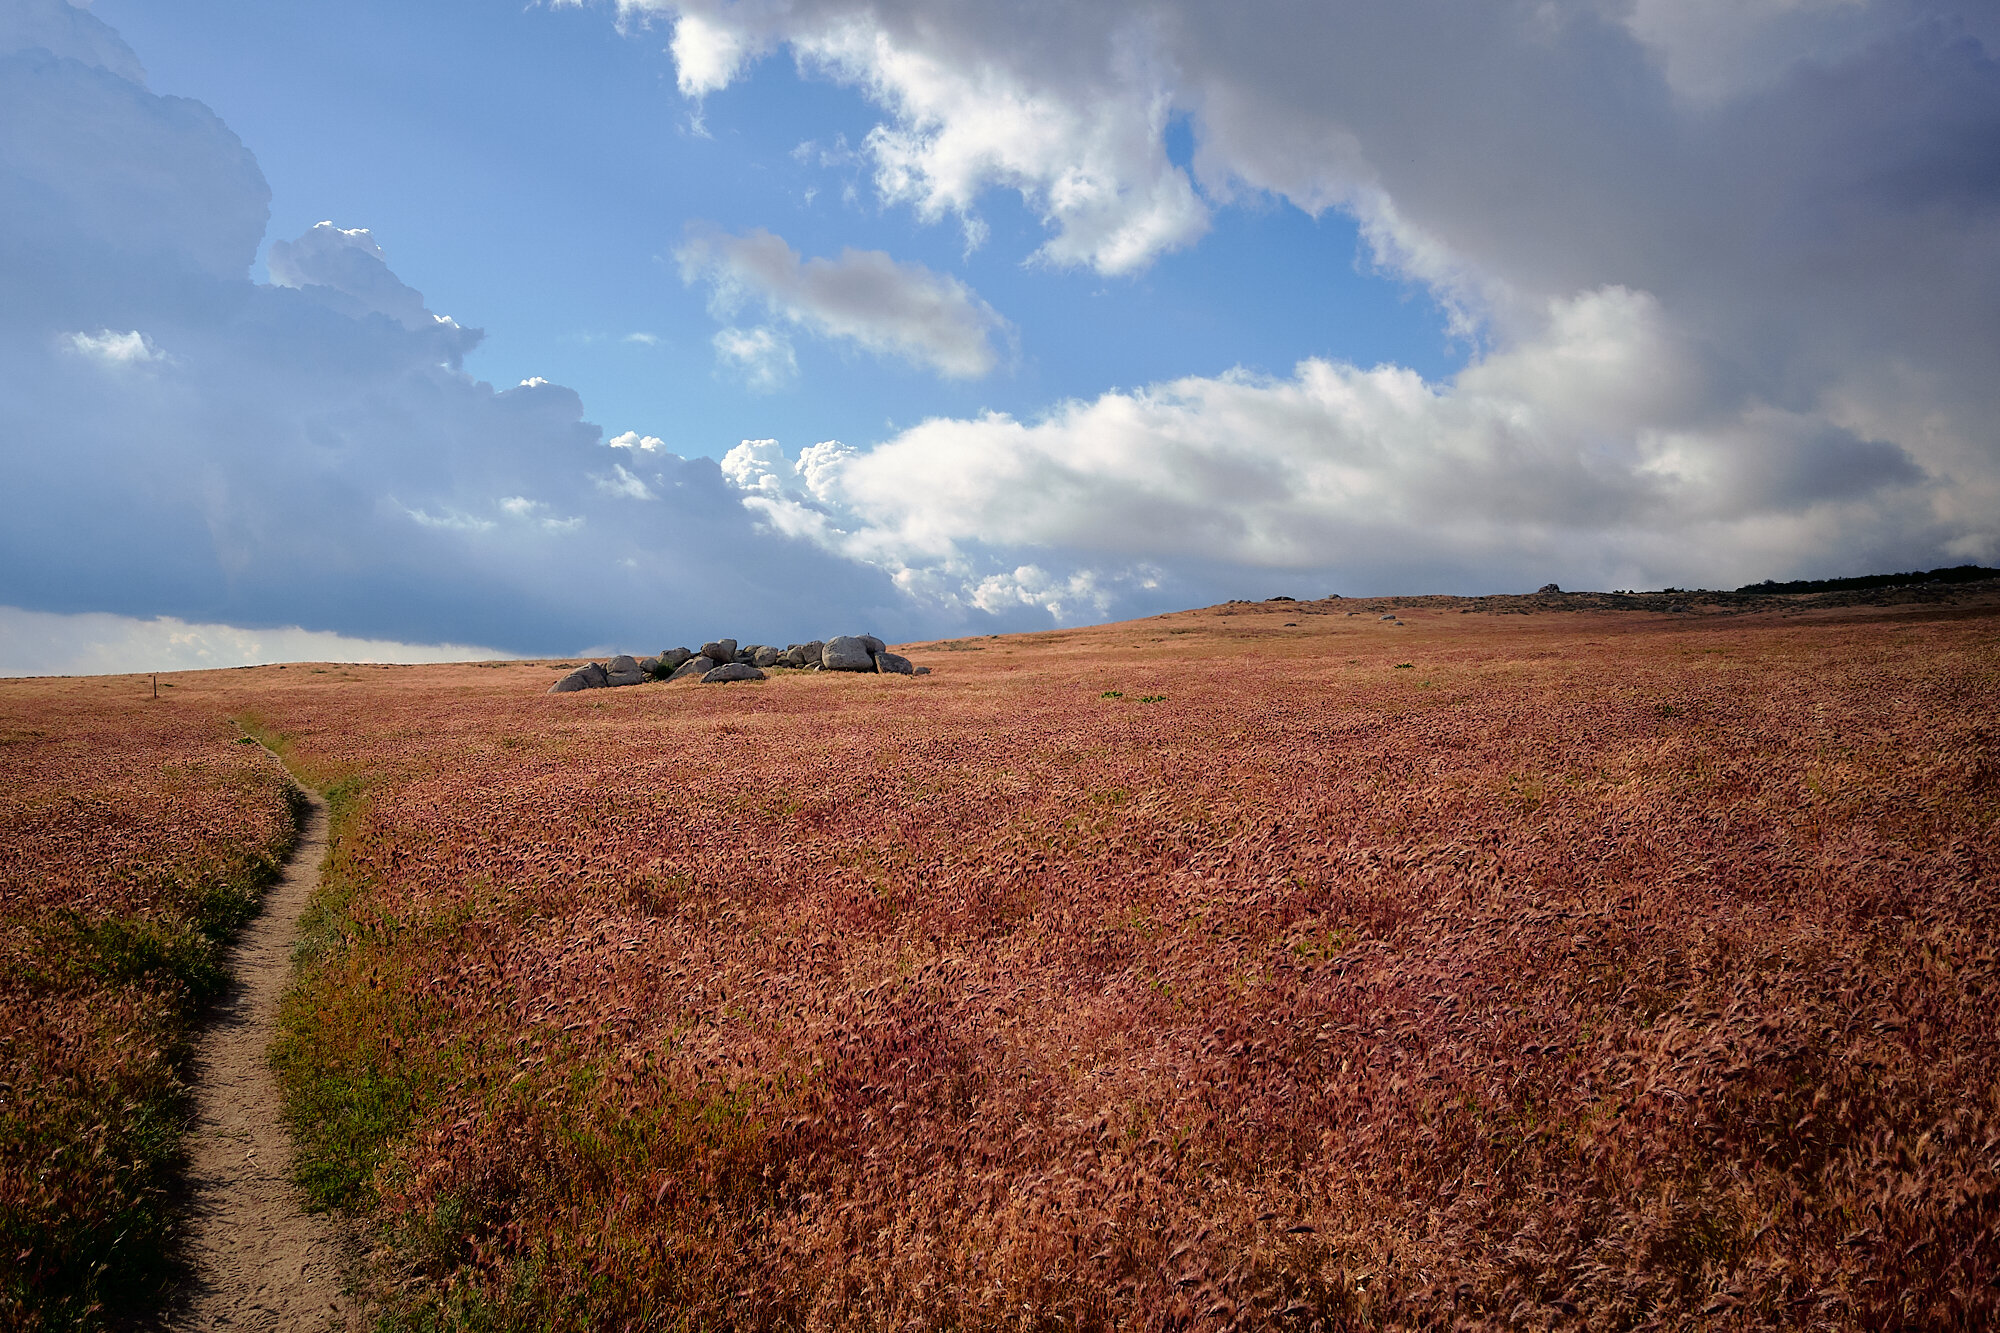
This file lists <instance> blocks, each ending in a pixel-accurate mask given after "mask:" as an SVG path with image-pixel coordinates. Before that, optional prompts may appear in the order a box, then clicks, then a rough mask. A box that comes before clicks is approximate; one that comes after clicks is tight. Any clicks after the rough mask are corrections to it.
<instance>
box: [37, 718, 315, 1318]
mask: <svg viewBox="0 0 2000 1333" xmlns="http://www.w3.org/2000/svg"><path fill="white" fill-rule="evenodd" d="M175 692H176V690H175V688H174V687H169V688H168V689H167V690H166V691H164V693H165V695H166V696H167V697H166V698H164V699H162V700H161V701H160V702H159V703H157V704H156V703H154V702H152V700H151V698H150V692H149V690H147V689H146V688H145V687H143V686H142V685H140V684H139V683H137V682H135V681H134V680H133V679H131V678H124V679H119V680H63V681H6V682H4V683H0V1328H7V1329H33V1328H41V1327H46V1328H65V1327H73V1326H83V1327H90V1326H94V1325H96V1324H98V1323H101V1322H102V1321H103V1320H104V1319H106V1318H109V1317H112V1316H115V1315H117V1314H118V1313H120V1312H124V1311H131V1310H134V1309H145V1308H147V1307H149V1306H150V1305H151V1304H152V1303H153V1302H154V1301H155V1300H156V1299H157V1297H158V1295H159V1292H160V1289H161V1286H162V1284H163V1283H164V1282H165V1281H166V1280H167V1278H168V1276H169V1274H170V1265H169V1253H168V1251H169V1248H170V1240H171V1236H172V1233H173V1230H174V1216H173V1208H172V1202H171V1197H170V1196H171V1193H172V1190H173V1187H174V1184H175V1172H176V1168H177V1166H178V1164H179V1159H180V1156H181V1147H180V1121H181V1118H182V1116H183V1114H184V1112H185V1098H184V1092H185V1089H184V1088H183V1087H182V1085H181V1082H180V1078H179V1074H180V1072H181V1068H182V1066H183V1065H184V1064H185V1062H186V1059H187V1055H188V1048H189V1042H190V1039H191V1038H192V1036H193V1035H194V1032H193V1026H192V1025H193V1022H194V1020H195V1018H196V1017H197V1014H198V1011H199V1008H200V1006H201V1004H202V1002H203V1001H205V1000H207V999H208V998H209V997H210V996H212V995H214V994H215V993H216V991H217V989H218V988H219V987H220V986H221V984H222V982H223V974H222V972H221V970H220V966H219V964H220V951H221V944H222V942H223V941H224V940H225V939H226V938H227V937H228V935H229V934H230V933H231V932H232V931H233V930H234V929H235V928H236V927H237V926H239V925H241V924H242V922H243V921H244V920H245V919H246V918H247V916H248V914H249V913H250V912H251V911H252V910H254V907H255V903H256V897H257V892H258V890H259V888H261V886H262V885H263V884H264V882H265V881H266V880H268V879H269V877H270V874H271V871H272V868H273V866H274V865H275V864H276V862H277V859H278V858H279V857H281V856H282V855H283V854H284V852H285V850H286V848H287V847H289V846H290V844H291V840H292V836H293V815H294V810H293V806H292V804H291V786H290V784H289V783H288V782H287V781H286V780H285V776H284V774H283V773H281V772H279V771H278V770H277V769H276V767H275V766H273V765H272V764H271V762H270V759H269V757H268V756H266V755H265V754H264V753H263V752H262V751H261V750H258V749H257V748H256V747H255V746H244V745H240V744H237V743H236V742H237V741H238V740H239V739H240V734H239V733H238V732H237V730H236V729H235V728H234V727H232V726H230V724H229V722H228V719H227V717H226V716H225V714H224V712H223V711H221V710H218V709H216V708H213V707H211V706H207V705H205V704H204V705H198V706H194V707H186V706H182V705H180V703H179V701H178V700H176V699H174V698H173V695H174V693H175Z"/></svg>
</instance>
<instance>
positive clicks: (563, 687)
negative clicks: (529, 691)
mask: <svg viewBox="0 0 2000 1333" xmlns="http://www.w3.org/2000/svg"><path fill="white" fill-rule="evenodd" d="M610 683H611V681H610V680H609V678H607V676H606V675H605V671H604V668H603V667H601V666H599V665H597V663H595V662H592V663H590V664H589V665H587V666H580V667H578V668H577V669H576V670H574V671H572V672H570V673H569V674H568V675H567V676H564V677H563V678H562V679H561V680H559V681H557V682H556V683H555V684H553V685H551V686H549V693H550V694H574V693H576V692H577V691H578V690H601V689H603V688H604V687H605V686H606V685H609V684H610Z"/></svg>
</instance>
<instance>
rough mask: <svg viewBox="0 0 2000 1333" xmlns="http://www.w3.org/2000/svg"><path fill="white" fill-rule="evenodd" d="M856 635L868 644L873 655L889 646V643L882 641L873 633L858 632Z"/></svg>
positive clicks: (869, 651)
mask: <svg viewBox="0 0 2000 1333" xmlns="http://www.w3.org/2000/svg"><path fill="white" fill-rule="evenodd" d="M855 637H856V638H858V639H860V640H861V642H863V643H865V644H867V645H868V654H869V656H871V657H872V656H874V655H875V654H876V653H879V652H881V651H882V650H883V649H884V648H887V647H888V646H889V645H888V644H886V643H884V642H882V641H881V640H880V639H878V638H876V637H875V636H874V635H873V634H857V635H856V636H855Z"/></svg>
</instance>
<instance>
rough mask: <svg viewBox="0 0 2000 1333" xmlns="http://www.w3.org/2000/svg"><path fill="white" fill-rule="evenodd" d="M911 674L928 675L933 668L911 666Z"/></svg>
mask: <svg viewBox="0 0 2000 1333" xmlns="http://www.w3.org/2000/svg"><path fill="white" fill-rule="evenodd" d="M910 674H911V675H913V676H928V675H930V674H931V669H930V668H929V667H911V668H910Z"/></svg>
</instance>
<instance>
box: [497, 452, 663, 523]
mask: <svg viewBox="0 0 2000 1333" xmlns="http://www.w3.org/2000/svg"><path fill="white" fill-rule="evenodd" d="M612 466H613V467H617V468H618V471H619V472H620V473H621V474H622V473H624V472H625V469H624V468H622V467H618V465H617V464H615V463H614V464H612ZM597 487H598V489H599V490H605V489H606V487H605V485H604V481H603V479H602V478H599V479H598V480H597ZM641 489H644V488H643V486H642V487H641ZM612 493H613V494H616V493H617V492H616V491H613V492H612ZM643 498H646V499H650V498H652V497H651V496H650V495H647V496H645V497H643ZM499 504H500V512H502V513H504V514H506V515H507V516H508V517H509V518H513V519H518V520H520V521H521V522H523V523H530V524H533V525H534V526H535V527H537V528H540V529H541V530H542V531H543V532H554V533H565V532H577V531H580V530H581V529H582V528H583V517H582V515H580V514H579V515H573V516H571V517H569V518H557V517H555V516H554V515H553V514H551V513H549V512H548V510H549V507H548V505H547V504H545V503H543V502H542V501H540V500H530V499H529V498H528V497H527V496H525V495H509V496H507V497H506V498H504V499H502V500H501V501H500V502H499ZM492 526H493V525H492V524H491V523H486V524H484V525H483V527H482V529H481V530H482V531H483V530H484V528H490V527H492Z"/></svg>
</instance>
